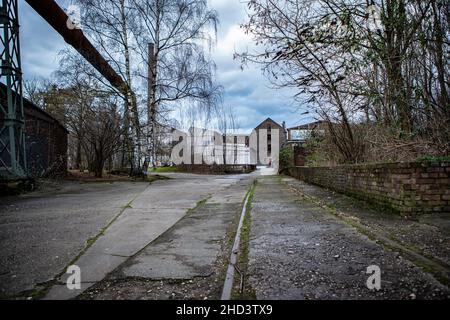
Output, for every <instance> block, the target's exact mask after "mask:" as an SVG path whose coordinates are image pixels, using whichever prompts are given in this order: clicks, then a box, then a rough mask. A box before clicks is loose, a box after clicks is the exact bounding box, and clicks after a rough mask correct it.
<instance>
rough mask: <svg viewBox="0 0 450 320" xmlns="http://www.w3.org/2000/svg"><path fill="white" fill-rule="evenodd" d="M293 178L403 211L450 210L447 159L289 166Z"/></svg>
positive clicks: (410, 213)
mask: <svg viewBox="0 0 450 320" xmlns="http://www.w3.org/2000/svg"><path fill="white" fill-rule="evenodd" d="M288 171H289V174H290V175H291V176H293V177H295V178H298V179H301V180H304V181H306V182H309V183H312V184H316V185H319V186H322V187H326V188H328V189H331V190H334V191H337V192H340V193H345V194H348V195H351V196H354V197H357V198H360V199H363V200H366V201H369V202H372V203H374V204H378V205H382V206H385V207H388V208H391V209H393V210H395V211H397V212H399V213H401V214H403V215H416V214H422V213H426V212H450V178H449V175H450V162H447V161H445V162H406V163H381V164H362V165H343V166H337V167H292V168H289V170H288Z"/></svg>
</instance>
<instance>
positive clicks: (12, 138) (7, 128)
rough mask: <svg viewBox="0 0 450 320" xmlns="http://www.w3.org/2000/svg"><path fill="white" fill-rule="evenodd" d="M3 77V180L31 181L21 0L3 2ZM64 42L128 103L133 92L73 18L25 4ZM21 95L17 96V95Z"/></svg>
mask: <svg viewBox="0 0 450 320" xmlns="http://www.w3.org/2000/svg"><path fill="white" fill-rule="evenodd" d="M0 1H1V7H0V28H1V30H0V32H1V44H2V46H3V48H2V50H1V57H0V58H1V74H0V82H2V83H4V84H5V85H6V92H4V95H3V96H5V97H6V100H5V101H2V103H1V105H0V179H3V180H10V179H23V178H26V177H27V166H26V164H27V159H26V152H25V148H26V147H25V119H24V118H25V116H24V108H23V98H22V70H21V62H20V42H19V17H18V12H19V10H18V0H0ZM25 1H26V2H27V3H28V4H29V5H30V6H31V7H32V8H33V9H34V10H35V11H36V12H37V13H38V14H39V15H40V16H41V17H42V18H44V19H45V21H47V22H48V24H50V26H52V28H53V29H55V31H56V32H58V33H59V34H60V35H61V36H62V37H63V38H64V40H65V41H66V42H67V43H68V44H70V45H71V46H72V47H73V48H74V49H76V50H77V51H78V52H79V53H80V54H81V55H82V56H83V57H84V58H85V59H86V60H87V61H88V62H89V63H90V64H91V65H92V66H93V67H94V68H95V69H96V70H97V71H98V72H99V73H100V74H102V75H103V76H104V77H105V79H106V80H108V81H109V83H111V85H112V86H113V87H115V88H116V89H117V90H118V91H119V92H120V93H122V94H123V95H124V96H125V97H126V99H128V97H129V96H130V90H129V89H128V86H127V84H126V82H125V81H124V80H123V79H122V77H121V76H120V75H118V74H117V73H116V72H115V70H114V69H113V68H112V67H111V66H110V65H109V63H108V62H107V61H106V60H105V59H104V58H103V56H102V55H101V54H100V53H99V52H98V51H97V49H95V47H94V46H93V45H92V43H91V42H90V41H89V40H88V39H87V38H86V37H85V35H84V34H83V32H82V31H81V30H80V29H77V28H73V24H72V27H70V24H69V22H71V20H70V18H69V17H68V16H67V14H66V13H65V12H64V11H63V10H62V9H61V8H60V7H59V5H58V4H57V3H56V2H55V1H54V0H25ZM14 93H17V94H14Z"/></svg>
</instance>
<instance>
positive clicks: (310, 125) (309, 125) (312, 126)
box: [288, 120, 328, 130]
mask: <svg viewBox="0 0 450 320" xmlns="http://www.w3.org/2000/svg"><path fill="white" fill-rule="evenodd" d="M326 124H328V121H325V120H318V121H314V122H310V123H305V124H301V125H298V126H295V127H291V128H288V130H314V129H316V128H317V127H320V126H321V125H326Z"/></svg>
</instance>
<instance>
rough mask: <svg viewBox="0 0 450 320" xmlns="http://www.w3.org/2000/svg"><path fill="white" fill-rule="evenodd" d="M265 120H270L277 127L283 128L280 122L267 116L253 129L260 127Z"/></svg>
mask: <svg viewBox="0 0 450 320" xmlns="http://www.w3.org/2000/svg"><path fill="white" fill-rule="evenodd" d="M266 122H272V123H274V124H275V125H276V126H278V127H280V128H283V126H281V125H280V124H278V122H276V121H274V120H273V119H271V118H267V119H266V120H264V121H263V122H261V123H260V124H258V125H257V126H256V127H255V129H256V128H258V127H260V126H262V125H263V124H264V123H266Z"/></svg>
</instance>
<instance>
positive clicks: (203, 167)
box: [177, 164, 256, 174]
mask: <svg viewBox="0 0 450 320" xmlns="http://www.w3.org/2000/svg"><path fill="white" fill-rule="evenodd" d="M177 169H178V171H181V172H190V173H200V174H234V173H250V172H252V171H255V170H256V165H253V164H226V165H223V164H222V165H216V164H214V165H207V164H180V165H178V166H177Z"/></svg>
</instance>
